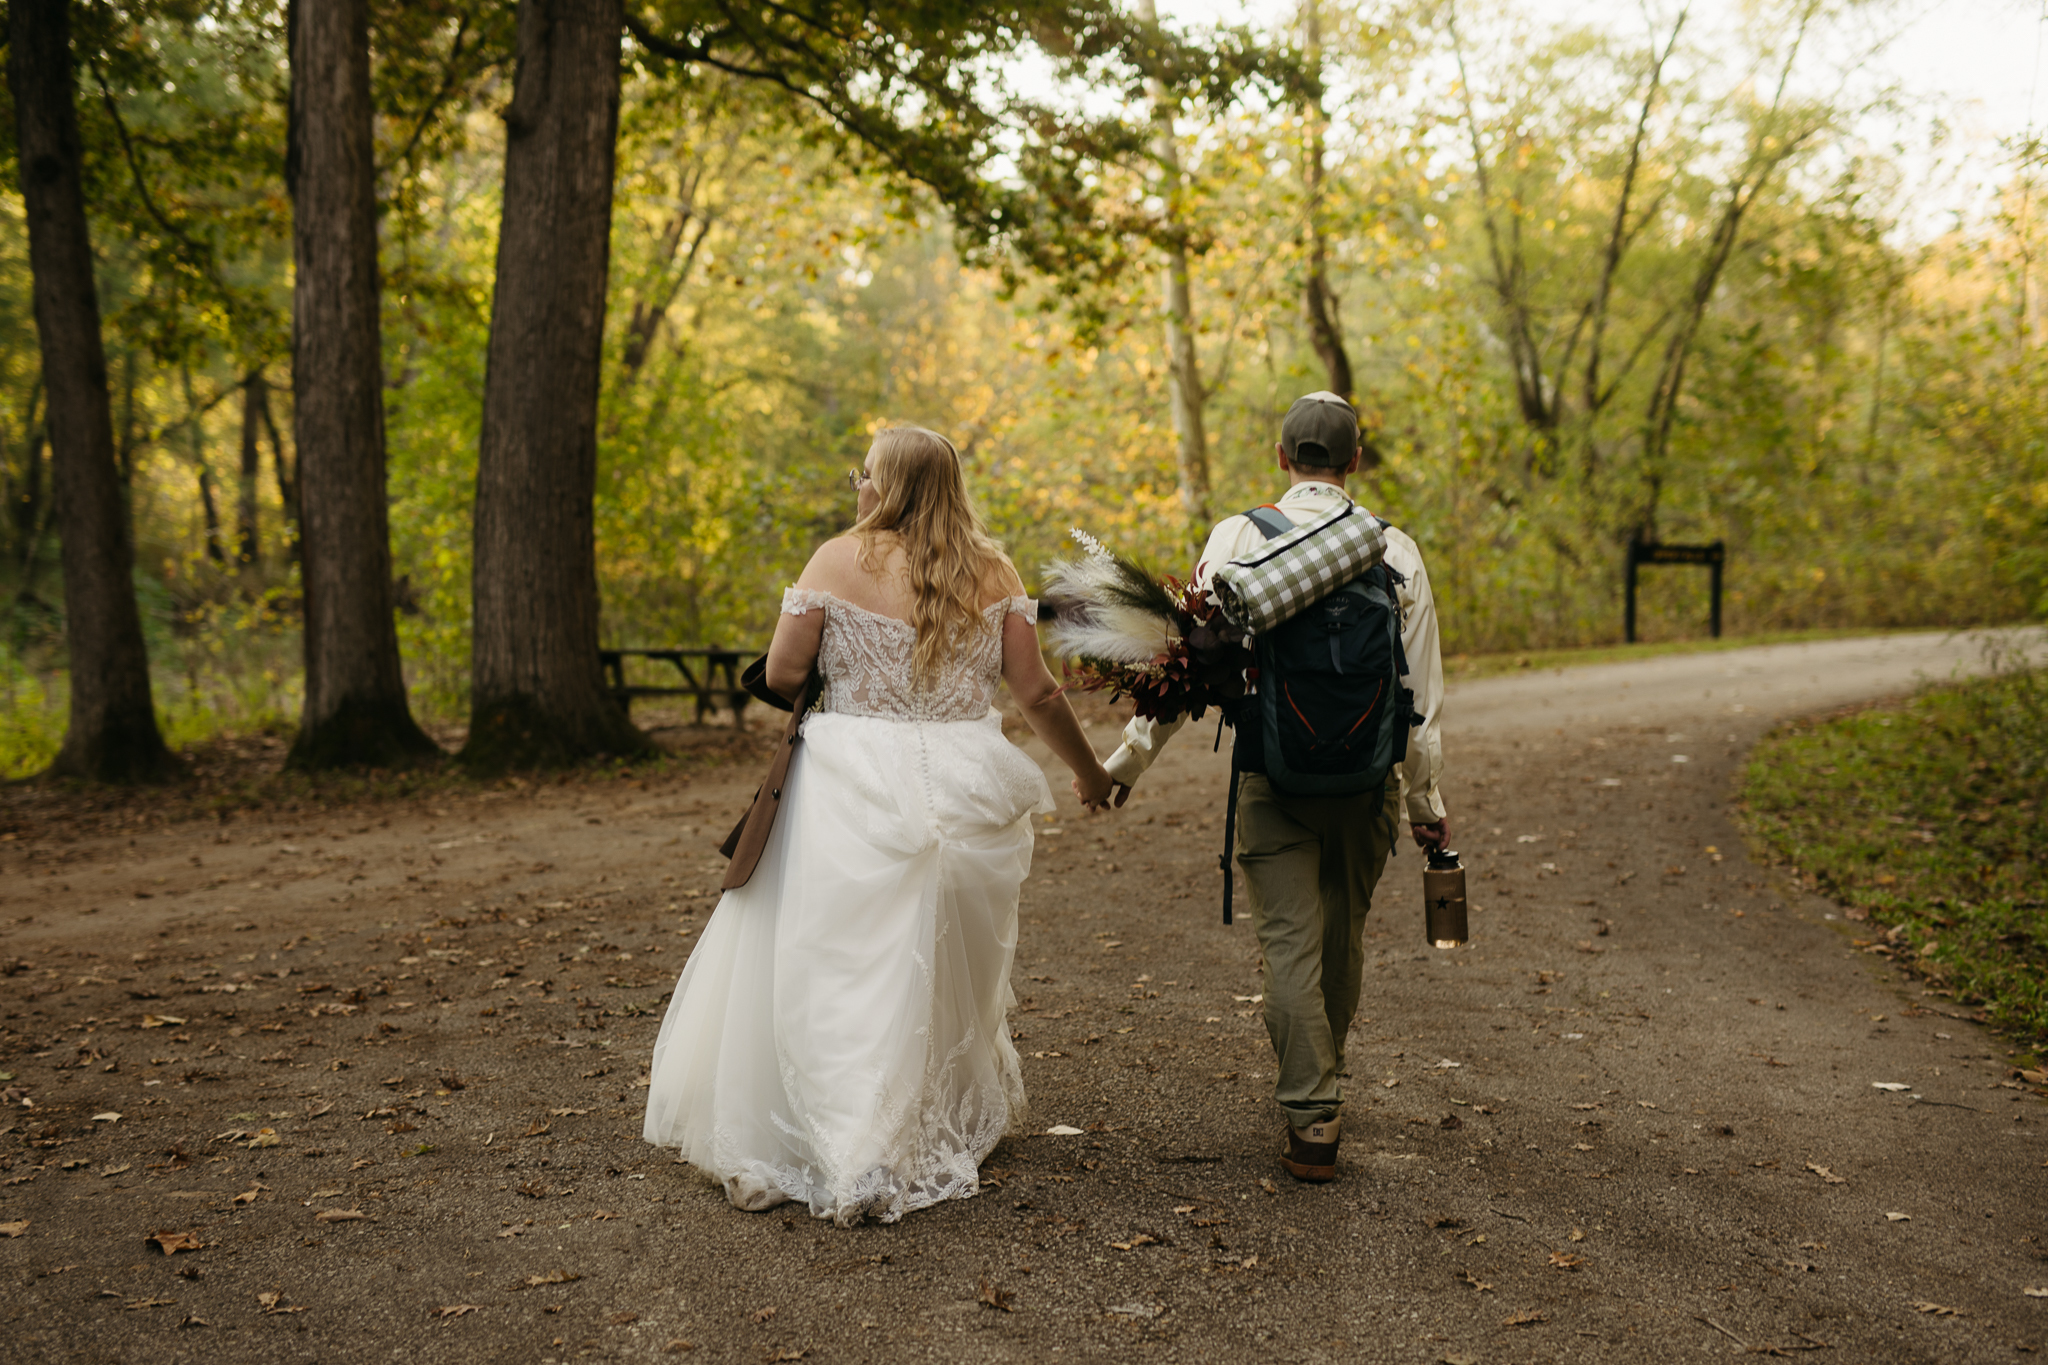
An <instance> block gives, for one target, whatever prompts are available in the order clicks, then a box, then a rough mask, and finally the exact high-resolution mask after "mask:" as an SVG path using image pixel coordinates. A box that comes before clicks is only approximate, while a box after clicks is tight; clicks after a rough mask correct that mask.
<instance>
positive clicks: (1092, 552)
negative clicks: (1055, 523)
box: [1067, 526, 1112, 559]
mask: <svg viewBox="0 0 2048 1365" xmlns="http://www.w3.org/2000/svg"><path fill="white" fill-rule="evenodd" d="M1067 534H1068V535H1070V536H1072V537H1073V538H1074V543H1075V544H1077V545H1079V546H1080V547H1081V548H1082V549H1084V550H1086V551H1087V552H1088V557H1089V558H1090V559H1109V558H1112V556H1111V554H1110V553H1109V547H1108V546H1107V545H1104V544H1103V543H1102V542H1101V541H1099V540H1097V539H1096V538H1095V537H1094V536H1091V535H1089V534H1088V533H1087V532H1086V531H1084V530H1082V529H1081V528H1080V527H1078V526H1074V527H1069V528H1068V530H1067Z"/></svg>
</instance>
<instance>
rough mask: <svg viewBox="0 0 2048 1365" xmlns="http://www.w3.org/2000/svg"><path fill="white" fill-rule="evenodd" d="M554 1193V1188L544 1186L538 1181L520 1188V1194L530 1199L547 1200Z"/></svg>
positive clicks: (531, 1181) (530, 1181) (532, 1181)
mask: <svg viewBox="0 0 2048 1365" xmlns="http://www.w3.org/2000/svg"><path fill="white" fill-rule="evenodd" d="M554 1192H555V1191H554V1187H553V1186H551V1185H543V1184H541V1183H540V1182H539V1181H538V1180H529V1181H527V1182H526V1183H525V1184H524V1185H521V1186H520V1187H519V1193H520V1194H523V1195H525V1196H526V1197H527V1198H528V1199H545V1198H547V1197H548V1196H549V1195H551V1194H553V1193H554Z"/></svg>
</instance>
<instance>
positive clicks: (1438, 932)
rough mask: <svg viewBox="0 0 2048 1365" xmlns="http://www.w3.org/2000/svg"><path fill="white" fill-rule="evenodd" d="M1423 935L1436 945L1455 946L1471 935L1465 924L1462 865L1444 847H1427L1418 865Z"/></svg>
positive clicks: (1463, 872)
mask: <svg viewBox="0 0 2048 1365" xmlns="http://www.w3.org/2000/svg"><path fill="white" fill-rule="evenodd" d="M1422 908H1423V923H1424V925H1425V936H1426V937H1427V938H1428V939H1429V941H1430V943H1431V944H1432V945H1434V946H1436V947H1438V948H1456V947H1458V946H1459V945H1460V944H1462V943H1464V942H1465V940H1466V939H1468V938H1470V937H1471V933H1470V931H1469V930H1467V929H1466V927H1465V868H1464V866H1463V865H1462V864H1461V863H1459V861H1458V855H1457V854H1456V853H1454V852H1452V851H1451V850H1450V849H1447V848H1431V849H1430V850H1429V866H1427V867H1425V868H1423V869H1422Z"/></svg>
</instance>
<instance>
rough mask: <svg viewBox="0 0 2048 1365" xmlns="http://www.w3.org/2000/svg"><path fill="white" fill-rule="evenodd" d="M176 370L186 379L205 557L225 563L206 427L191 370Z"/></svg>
mask: <svg viewBox="0 0 2048 1365" xmlns="http://www.w3.org/2000/svg"><path fill="white" fill-rule="evenodd" d="M178 373H179V375H180V377H181V378H183V380H184V382H185V440H186V443H187V445H188V446H189V447H190V450H189V452H188V453H189V454H190V456H191V459H192V467H193V468H194V469H196V470H198V471H199V510H200V513H201V514H202V515H203V516H204V517H205V520H206V557H207V558H208V559H210V560H212V561H213V562H214V563H216V564H225V563H226V562H227V558H228V556H227V551H226V550H225V549H223V548H222V547H221V539H220V503H219V501H218V500H217V499H215V497H214V495H213V469H212V467H211V466H209V465H208V464H207V463H206V430H205V428H204V426H202V425H201V421H200V415H199V405H198V404H197V403H196V402H195V401H194V400H193V397H192V370H191V368H190V367H189V366H181V367H180V368H179V371H178Z"/></svg>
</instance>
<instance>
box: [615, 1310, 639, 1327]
mask: <svg viewBox="0 0 2048 1365" xmlns="http://www.w3.org/2000/svg"><path fill="white" fill-rule="evenodd" d="M611 1321H612V1326H614V1327H624V1326H626V1325H628V1324H629V1323H635V1322H638V1321H640V1315H639V1314H638V1313H614V1314H612V1319H611Z"/></svg>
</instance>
